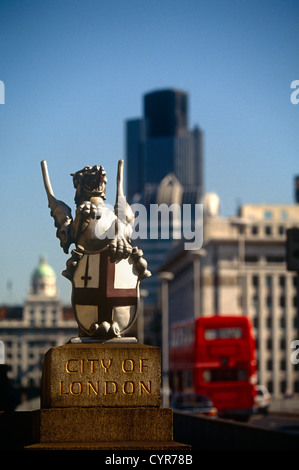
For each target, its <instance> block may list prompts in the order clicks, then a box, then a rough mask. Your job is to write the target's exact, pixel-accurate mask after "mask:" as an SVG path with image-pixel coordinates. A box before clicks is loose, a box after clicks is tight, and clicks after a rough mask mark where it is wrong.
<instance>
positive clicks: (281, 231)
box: [278, 225, 285, 235]
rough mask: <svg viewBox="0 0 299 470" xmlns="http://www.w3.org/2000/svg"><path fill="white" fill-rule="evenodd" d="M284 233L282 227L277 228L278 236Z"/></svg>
mask: <svg viewBox="0 0 299 470" xmlns="http://www.w3.org/2000/svg"><path fill="white" fill-rule="evenodd" d="M284 233H285V229H284V227H283V226H282V225H280V226H279V227H278V235H284Z"/></svg>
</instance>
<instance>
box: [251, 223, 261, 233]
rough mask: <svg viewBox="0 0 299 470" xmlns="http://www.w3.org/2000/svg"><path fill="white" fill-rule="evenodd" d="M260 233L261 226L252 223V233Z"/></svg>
mask: <svg viewBox="0 0 299 470" xmlns="http://www.w3.org/2000/svg"><path fill="white" fill-rule="evenodd" d="M258 233H259V228H258V226H257V225H252V227H251V234H252V235H257V234H258Z"/></svg>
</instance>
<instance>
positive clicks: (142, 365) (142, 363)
mask: <svg viewBox="0 0 299 470" xmlns="http://www.w3.org/2000/svg"><path fill="white" fill-rule="evenodd" d="M145 361H148V359H139V370H140V372H144V371H145V370H146V369H148V364H145Z"/></svg>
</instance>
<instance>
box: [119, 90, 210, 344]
mask: <svg viewBox="0 0 299 470" xmlns="http://www.w3.org/2000/svg"><path fill="white" fill-rule="evenodd" d="M143 104H144V107H143V117H142V118H138V119H130V120H128V121H127V122H126V168H127V189H126V195H127V198H128V201H129V203H130V204H134V203H138V204H141V205H143V207H145V208H146V211H147V220H146V221H145V224H146V236H143V237H140V238H138V239H136V240H134V244H136V245H137V246H138V247H139V248H141V249H142V250H143V251H144V254H145V258H146V260H147V261H148V265H149V269H150V271H151V272H152V277H151V278H148V279H146V281H145V282H144V283H143V291H142V293H144V299H143V302H144V317H145V318H144V325H145V331H146V332H147V333H148V334H146V336H145V340H146V341H147V342H148V343H149V344H155V345H159V336H160V334H159V330H160V329H161V328H160V323H159V318H160V312H159V310H158V309H157V304H158V294H159V287H160V280H159V276H158V269H159V267H160V265H161V263H163V262H164V260H165V256H166V253H167V252H168V251H169V250H170V249H171V248H173V247H174V246H176V245H177V244H178V243H179V239H180V238H182V236H183V234H182V233H181V232H180V235H179V237H173V236H172V234H173V229H175V223H176V220H175V216H174V215H173V213H171V214H169V218H168V219H167V220H162V219H159V220H158V219H155V220H154V219H153V218H152V217H151V218H150V214H151V209H152V208H153V207H154V206H160V207H163V205H164V206H165V205H167V207H168V208H171V206H172V205H177V206H179V208H180V210H181V209H182V208H183V206H184V205H189V206H192V208H193V212H192V216H191V217H193V221H194V206H195V204H198V203H200V202H201V198H202V196H203V134H202V131H201V130H200V129H199V128H198V127H195V128H194V129H193V130H190V129H189V128H188V94H187V93H186V92H183V91H179V90H175V89H166V90H157V91H153V92H151V93H147V94H146V95H144V101H143ZM177 222H179V224H180V225H182V211H181V214H180V220H179V221H178V220H177ZM190 223H192V221H191V222H190ZM156 226H157V230H158V232H157V233H158V235H157V236H156V237H155V236H153V231H154V230H155V228H156ZM165 226H167V229H168V228H169V235H168V236H167V235H166V236H164V235H163V230H164V228H165Z"/></svg>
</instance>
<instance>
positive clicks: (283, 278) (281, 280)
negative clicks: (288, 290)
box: [279, 276, 286, 287]
mask: <svg viewBox="0 0 299 470" xmlns="http://www.w3.org/2000/svg"><path fill="white" fill-rule="evenodd" d="M285 284H286V278H285V276H279V285H280V286H281V287H285Z"/></svg>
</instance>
